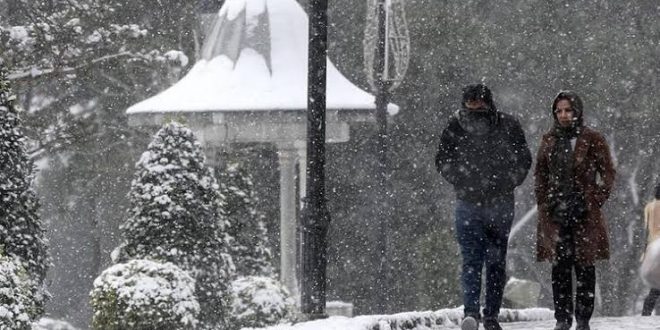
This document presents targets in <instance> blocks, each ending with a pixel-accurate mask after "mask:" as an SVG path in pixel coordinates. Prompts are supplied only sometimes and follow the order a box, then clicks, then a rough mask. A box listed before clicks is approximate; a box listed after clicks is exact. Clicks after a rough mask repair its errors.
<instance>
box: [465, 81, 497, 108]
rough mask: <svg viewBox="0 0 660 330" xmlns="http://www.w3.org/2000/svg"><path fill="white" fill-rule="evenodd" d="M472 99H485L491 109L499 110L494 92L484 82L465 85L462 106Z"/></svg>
mask: <svg viewBox="0 0 660 330" xmlns="http://www.w3.org/2000/svg"><path fill="white" fill-rule="evenodd" d="M471 100H483V101H484V102H485V103H486V104H487V105H488V108H489V109H490V110H492V111H493V112H497V107H495V102H494V101H493V92H491V91H490V89H489V88H488V87H487V86H486V85H484V84H474V85H467V86H465V87H463V99H462V101H461V108H465V103H466V102H468V101H471Z"/></svg>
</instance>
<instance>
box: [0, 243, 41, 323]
mask: <svg viewBox="0 0 660 330" xmlns="http://www.w3.org/2000/svg"><path fill="white" fill-rule="evenodd" d="M22 264H23V263H21V262H19V261H17V260H15V259H14V258H9V257H5V256H2V257H0V329H13V330H23V329H30V327H31V324H32V320H33V319H34V318H35V317H36V316H37V314H39V313H40V312H41V311H40V306H38V305H36V304H35V300H34V297H33V295H34V294H35V291H36V288H35V287H34V281H32V280H31V279H30V278H29V276H28V275H27V273H26V271H25V269H23V267H22Z"/></svg>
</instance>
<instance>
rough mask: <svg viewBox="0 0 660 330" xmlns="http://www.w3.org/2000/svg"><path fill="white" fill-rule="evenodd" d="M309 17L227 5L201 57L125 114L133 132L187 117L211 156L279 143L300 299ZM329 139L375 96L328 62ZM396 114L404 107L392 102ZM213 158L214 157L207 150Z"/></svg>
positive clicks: (368, 115)
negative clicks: (227, 148) (226, 148)
mask: <svg viewBox="0 0 660 330" xmlns="http://www.w3.org/2000/svg"><path fill="white" fill-rule="evenodd" d="M307 31H308V26H307V15H306V13H305V11H304V10H303V8H302V7H301V6H300V5H299V4H298V3H297V2H296V1H295V0H227V1H226V2H225V3H224V5H223V6H222V8H221V9H220V12H219V14H218V16H217V18H216V21H215V23H214V24H213V26H212V28H211V30H210V31H209V34H208V35H207V38H206V42H205V44H204V46H203V48H202V53H201V59H200V60H199V61H198V62H197V63H196V64H195V65H194V66H193V68H192V69H191V70H190V72H188V74H187V75H186V76H185V77H184V78H183V79H181V80H180V81H179V82H178V83H176V84H175V85H173V86H171V87H170V88H169V89H167V90H165V91H163V92H162V93H160V94H158V95H156V96H154V97H151V98H149V99H146V100H144V101H142V102H140V103H138V104H135V105H133V106H132V107H130V108H129V109H128V110H127V113H128V115H129V124H130V125H132V126H160V125H162V124H163V123H164V122H166V121H168V120H170V119H172V118H183V119H184V120H185V121H186V123H187V125H189V126H190V127H191V129H193V130H194V131H195V133H196V134H197V136H198V137H199V138H200V140H201V141H202V142H203V144H204V145H205V148H206V150H209V151H212V150H214V149H215V148H216V147H217V146H219V145H222V144H231V143H241V142H261V143H273V144H275V145H276V146H277V148H278V155H279V165H280V211H281V213H280V217H281V229H280V241H281V244H280V247H281V274H280V278H281V280H282V282H283V283H284V285H285V286H286V287H287V288H288V289H289V290H290V291H291V292H292V294H294V295H295V296H296V297H298V296H299V290H298V280H297V272H296V269H297V257H296V226H297V222H296V219H297V218H296V213H297V210H298V203H297V201H296V188H297V187H296V185H295V174H296V173H295V170H296V164H297V165H298V167H299V171H300V174H301V175H300V180H299V181H300V182H299V189H300V190H299V196H300V197H301V198H302V197H303V196H304V194H305V191H304V187H305V180H304V179H305V172H306V168H305V165H306V163H305V157H306V151H305V148H306V134H307V130H306V122H307V114H306V108H307V46H308V38H307V35H308V32H307ZM326 102H327V113H326V126H327V127H326V138H327V141H328V142H346V141H348V140H349V123H350V122H357V121H371V120H372V110H373V109H374V108H375V104H374V97H373V96H372V95H370V94H369V93H367V92H365V91H363V90H361V89H360V88H358V87H356V86H355V85H353V84H352V83H351V82H350V81H348V79H346V78H345V77H344V76H343V75H342V74H341V73H340V72H339V71H338V70H337V68H336V67H335V66H334V65H333V64H332V63H331V62H330V61H329V60H328V73H327V97H326ZM388 110H389V112H390V114H394V113H396V112H397V111H398V107H397V106H395V105H392V104H390V105H389V108H388ZM207 154H209V155H210V156H212V155H213V154H214V152H207Z"/></svg>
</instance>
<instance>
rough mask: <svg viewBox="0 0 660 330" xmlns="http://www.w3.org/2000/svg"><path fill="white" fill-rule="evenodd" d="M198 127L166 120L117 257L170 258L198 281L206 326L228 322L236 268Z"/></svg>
mask: <svg viewBox="0 0 660 330" xmlns="http://www.w3.org/2000/svg"><path fill="white" fill-rule="evenodd" d="M204 160H205V158H204V154H203V153H202V150H201V147H200V144H199V142H198V141H197V140H196V138H195V137H194V135H193V133H192V131H191V130H190V129H188V128H186V127H184V126H182V125H181V124H178V123H169V124H166V125H165V126H164V127H163V128H162V129H161V130H160V131H158V133H156V135H155V137H154V139H153V141H152V142H151V143H150V144H149V146H148V149H147V151H146V152H144V153H143V154H142V157H141V158H140V160H139V161H138V163H137V171H136V173H135V178H134V180H133V183H132V186H131V190H130V192H129V199H130V202H131V205H132V207H131V209H130V210H129V212H130V215H129V218H128V219H127V221H126V222H125V223H124V224H123V225H122V227H121V230H122V235H123V238H124V242H123V243H122V244H121V246H120V247H119V249H118V250H117V251H116V252H117V253H116V255H115V257H116V258H115V259H116V260H117V261H126V260H130V259H136V258H139V259H145V258H149V259H153V260H162V261H169V262H172V263H174V264H175V265H177V266H179V267H181V268H182V269H184V270H186V271H188V272H189V273H190V274H191V276H192V277H193V278H194V279H195V280H196V281H197V282H196V290H195V293H196V296H197V300H198V301H199V303H200V306H201V313H200V321H201V327H202V328H212V327H220V328H223V327H224V326H225V322H226V319H227V317H228V315H229V312H230V308H231V292H230V287H229V286H230V281H231V278H233V273H234V272H235V269H234V266H233V262H232V259H231V256H230V254H229V247H228V245H229V241H230V238H229V237H228V235H227V234H226V230H227V227H228V223H227V220H226V218H225V216H224V214H223V213H222V212H221V210H222V204H221V198H222V196H221V195H220V193H219V188H220V187H219V185H218V183H217V181H216V179H215V177H214V176H213V173H212V171H211V169H210V168H208V167H206V166H205V164H204Z"/></svg>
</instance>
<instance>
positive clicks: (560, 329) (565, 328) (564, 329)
mask: <svg viewBox="0 0 660 330" xmlns="http://www.w3.org/2000/svg"><path fill="white" fill-rule="evenodd" d="M570 329H571V322H570V321H557V325H555V329H554V330H570Z"/></svg>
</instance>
